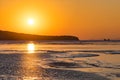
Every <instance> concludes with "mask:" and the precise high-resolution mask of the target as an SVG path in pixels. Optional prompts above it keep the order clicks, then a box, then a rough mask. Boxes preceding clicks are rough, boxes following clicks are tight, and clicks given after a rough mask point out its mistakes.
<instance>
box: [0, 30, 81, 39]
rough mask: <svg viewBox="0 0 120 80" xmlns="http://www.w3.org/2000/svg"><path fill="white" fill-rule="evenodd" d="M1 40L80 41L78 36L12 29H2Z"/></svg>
mask: <svg viewBox="0 0 120 80" xmlns="http://www.w3.org/2000/svg"><path fill="white" fill-rule="evenodd" d="M0 40H57V41H63V40H70V41H71V40H72V41H74V40H75V41H76V40H77V41H78V40H79V39H78V37H76V36H43V35H32V34H24V33H16V32H10V31H2V30H0Z"/></svg>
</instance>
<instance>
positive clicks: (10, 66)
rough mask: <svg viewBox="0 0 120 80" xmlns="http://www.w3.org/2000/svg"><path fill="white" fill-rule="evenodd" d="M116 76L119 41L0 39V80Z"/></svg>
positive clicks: (119, 77) (98, 79)
mask: <svg viewBox="0 0 120 80" xmlns="http://www.w3.org/2000/svg"><path fill="white" fill-rule="evenodd" d="M2 79H3V80H4V79H5V80H13V79H14V80H109V79H112V80H120V42H82V43H81V42H35V41H0V80H2Z"/></svg>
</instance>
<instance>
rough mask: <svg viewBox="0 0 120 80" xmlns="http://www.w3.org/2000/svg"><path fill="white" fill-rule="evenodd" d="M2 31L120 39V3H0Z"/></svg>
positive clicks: (78, 0)
mask: <svg viewBox="0 0 120 80" xmlns="http://www.w3.org/2000/svg"><path fill="white" fill-rule="evenodd" d="M28 19H33V20H34V24H33V25H29V24H27V21H28ZM0 29H1V30H8V31H14V32H20V33H30V34H39V35H75V36H78V37H79V38H80V39H104V38H110V39H120V0H0Z"/></svg>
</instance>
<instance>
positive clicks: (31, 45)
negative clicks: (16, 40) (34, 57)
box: [27, 43, 35, 53]
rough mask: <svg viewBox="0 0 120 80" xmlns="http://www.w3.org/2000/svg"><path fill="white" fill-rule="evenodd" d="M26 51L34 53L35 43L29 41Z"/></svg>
mask: <svg viewBox="0 0 120 80" xmlns="http://www.w3.org/2000/svg"><path fill="white" fill-rule="evenodd" d="M27 49H28V53H34V52H35V45H34V44H33V43H29V44H28V45H27Z"/></svg>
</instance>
